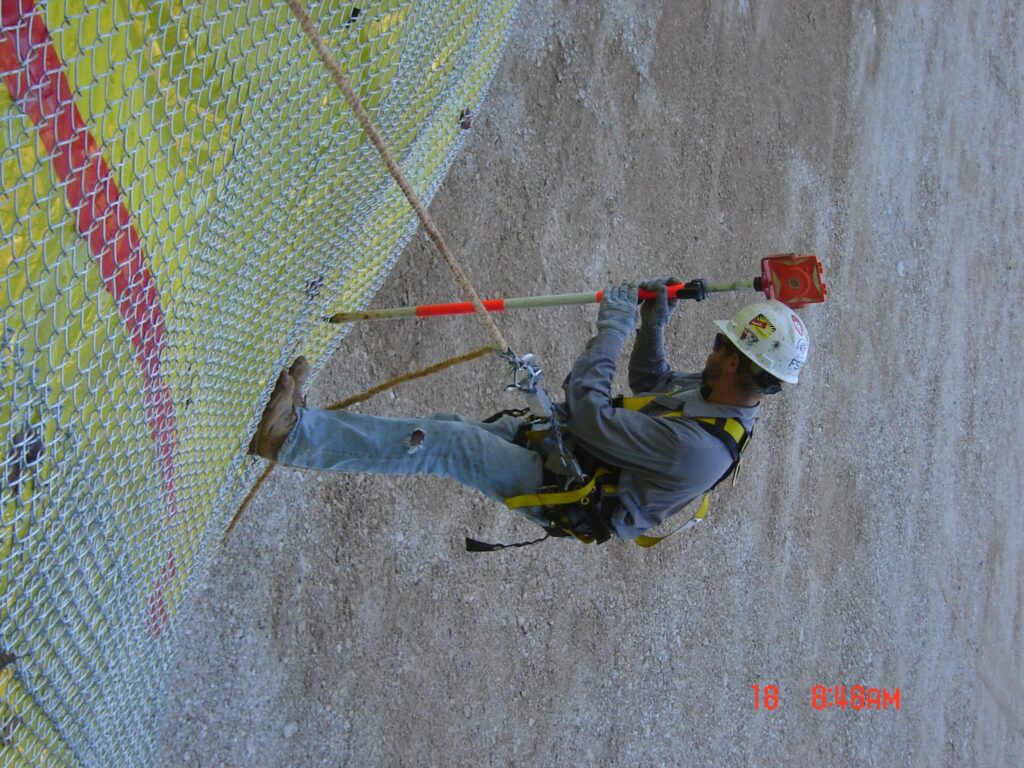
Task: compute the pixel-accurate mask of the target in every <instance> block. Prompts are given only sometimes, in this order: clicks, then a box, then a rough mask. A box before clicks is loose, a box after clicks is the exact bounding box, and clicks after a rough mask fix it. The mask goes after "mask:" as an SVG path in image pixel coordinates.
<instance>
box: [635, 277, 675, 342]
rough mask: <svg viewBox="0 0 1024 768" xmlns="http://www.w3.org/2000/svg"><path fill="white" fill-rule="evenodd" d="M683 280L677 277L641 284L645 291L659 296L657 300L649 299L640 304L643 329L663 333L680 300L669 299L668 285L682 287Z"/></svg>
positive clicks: (661, 278)
mask: <svg viewBox="0 0 1024 768" xmlns="http://www.w3.org/2000/svg"><path fill="white" fill-rule="evenodd" d="M682 282H683V281H682V280H680V279H679V278H677V277H659V278H655V279H654V280H648V281H647V282H645V283H641V284H640V287H641V288H643V289H644V290H645V291H655V292H656V293H657V294H658V297H657V298H656V299H649V300H648V301H645V302H643V303H641V304H640V321H641V328H643V329H644V330H649V331H655V332H658V331H661V329H662V328H664V327H665V324H666V323H667V322H668V319H669V318H670V317H671V316H672V313H673V312H674V311H675V309H676V306H677V305H678V304H679V299H671V300H670V299H669V298H668V289H667V288H666V287H665V286H668V285H682Z"/></svg>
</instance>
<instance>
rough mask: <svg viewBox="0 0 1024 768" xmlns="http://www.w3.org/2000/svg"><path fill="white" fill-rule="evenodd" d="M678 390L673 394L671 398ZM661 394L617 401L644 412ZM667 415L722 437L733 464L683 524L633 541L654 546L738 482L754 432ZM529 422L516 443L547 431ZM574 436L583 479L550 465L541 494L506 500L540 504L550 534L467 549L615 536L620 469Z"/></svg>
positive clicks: (700, 516)
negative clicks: (722, 486)
mask: <svg viewBox="0 0 1024 768" xmlns="http://www.w3.org/2000/svg"><path fill="white" fill-rule="evenodd" d="M675 394H677V393H676V392H672V393H669V394H668V396H669V397H671V396H673V395H675ZM659 396H660V395H647V396H643V397H617V398H615V399H614V400H613V404H614V405H615V406H616V407H618V408H626V409H628V410H631V411H643V410H644V409H645V408H646V407H647V406H649V405H650V404H651V403H652V402H653V401H654V400H655V399H656V398H657V397H659ZM509 413H512V414H515V415H521V414H522V413H523V412H515V411H502V412H500V413H497V414H495V415H494V416H492V417H491V419H489V420H488V421H492V420H496V419H498V418H500V417H501V416H503V415H505V414H509ZM658 418H662V419H688V420H690V421H692V422H694V423H696V424H697V425H698V426H700V427H701V428H702V429H704V430H705V431H707V432H708V433H709V434H711V435H713V436H715V437H716V438H718V439H719V440H720V441H721V442H722V444H723V445H724V446H725V447H726V449H727V450H728V451H729V455H730V457H731V458H732V463H731V464H730V465H729V468H728V469H727V470H726V471H725V472H724V473H723V474H722V476H721V477H720V478H718V480H716V481H715V482H714V484H713V485H712V486H711V487H710V488H708V489H707V491H706V492H705V493H704V496H703V499H702V500H701V503H700V506H699V507H698V509H697V511H696V512H695V513H694V514H693V515H692V516H691V517H690V519H689V520H688V521H687V522H686V523H684V524H683V525H682V526H680V527H679V528H677V529H676V530H674V531H672V532H671V533H669V534H666V535H664V536H638V537H637V538H636V539H634V541H635V542H636V544H637V545H638V546H641V547H653V546H654V545H655V544H658V543H659V542H661V541H664V540H665V539H667V538H668V537H669V536H672V535H674V534H676V533H678V532H679V531H682V530H687V529H688V528H692V527H693V526H694V525H696V524H697V523H699V522H701V521H702V520H704V519H705V518H706V517H707V514H708V509H709V506H710V499H711V491H713V490H714V489H715V488H717V487H718V485H719V484H721V483H722V482H723V481H724V480H725V479H726V478H728V477H730V476H732V477H733V481H734V482H735V478H736V476H737V475H738V473H739V467H740V461H741V458H742V454H743V450H744V448H746V446H747V443H748V442H749V441H750V436H751V432H748V431H747V430H746V428H744V426H743V424H742V422H740V421H739V419H735V418H724V417H718V418H715V417H706V416H687V415H686V414H685V413H684V412H683V409H679V410H669V411H665V412H664V413H660V414H658ZM529 424H530V422H529V421H527V422H524V424H523V426H521V427H520V429H519V433H518V434H517V435H516V442H517V443H519V444H521V445H525V444H526V443H527V442H531V441H536V440H543V439H545V433H544V432H540V431H538V430H535V429H531V428H530V426H529ZM572 442H573V441H572V437H571V435H570V436H568V437H567V438H566V443H568V444H569V445H567V446H566V448H567V449H569V450H572V451H573V453H574V455H575V456H576V458H577V459H578V460H579V464H580V465H581V466H582V467H583V468H584V469H585V471H586V476H585V477H583V478H582V482H580V481H578V480H574V479H573V478H568V479H567V478H566V477H565V476H560V475H561V473H557V472H552V471H551V470H550V467H545V479H546V480H547V482H545V485H544V487H542V488H541V490H540V491H539V492H538V493H527V494H522V495H520V496H512V497H510V498H507V499H505V505H506V506H507V507H508V508H509V509H512V510H516V509H523V508H540V509H542V510H543V514H544V516H545V517H546V519H547V523H546V525H545V526H544V529H545V535H544V536H543V537H542V538H540V539H536V540H534V541H527V542H521V543H518V544H488V543H486V542H481V541H477V540H475V539H470V538H467V539H466V549H467V550H468V551H470V552H490V551H494V550H497V549H506V548H508V547H523V546H529V545H531V544H537V543H539V542H541V541H545V540H546V539H548V538H552V537H565V536H572V537H574V538H576V539H578V540H579V541H582V542H583V543H584V544H595V543H596V544H602V543H604V542H605V541H608V539H610V538H611V536H612V528H611V516H612V514H613V513H614V511H615V509H616V508H617V506H618V496H617V490H618V488H617V485H616V483H617V482H618V475H619V471H618V470H617V469H610V468H608V467H605V466H602V465H600V464H599V463H597V462H596V460H595V459H593V457H591V456H590V455H589V454H588V453H587V452H586V451H585V450H584V449H583V448H582V447H581V446H578V445H572Z"/></svg>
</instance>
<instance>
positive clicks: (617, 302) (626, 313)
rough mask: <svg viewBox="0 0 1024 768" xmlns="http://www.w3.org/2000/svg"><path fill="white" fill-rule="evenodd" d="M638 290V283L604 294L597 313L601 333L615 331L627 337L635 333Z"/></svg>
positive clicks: (609, 289)
mask: <svg viewBox="0 0 1024 768" xmlns="http://www.w3.org/2000/svg"><path fill="white" fill-rule="evenodd" d="M637 290H638V289H637V285H636V283H623V284H622V285H620V286H617V287H615V288H608V289H607V290H606V291H605V292H604V296H603V298H602V299H601V308H600V309H599V310H598V312H597V330H598V332H599V333H600V332H601V331H613V332H615V333H618V334H620V335H621V336H623V337H625V336H629V335H630V334H631V333H632V332H633V329H634V328H636V303H637Z"/></svg>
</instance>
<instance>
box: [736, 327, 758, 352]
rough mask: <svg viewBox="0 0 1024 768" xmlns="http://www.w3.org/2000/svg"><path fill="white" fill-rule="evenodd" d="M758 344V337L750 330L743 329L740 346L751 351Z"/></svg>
mask: <svg viewBox="0 0 1024 768" xmlns="http://www.w3.org/2000/svg"><path fill="white" fill-rule="evenodd" d="M757 343H758V340H757V336H756V335H755V334H753V333H751V332H750V330H749V329H748V328H744V329H743V333H741V334H740V344H742V345H743V346H745V347H746V348H747V349H750V348H751V347H753V346H754V345H755V344H757Z"/></svg>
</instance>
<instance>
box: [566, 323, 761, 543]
mask: <svg viewBox="0 0 1024 768" xmlns="http://www.w3.org/2000/svg"><path fill="white" fill-rule="evenodd" d="M624 343H625V338H624V337H622V336H621V335H620V334H618V333H615V332H613V331H602V332H600V333H598V335H597V336H595V337H594V338H592V339H591V340H590V342H589V343H588V344H587V348H586V350H585V351H584V352H583V354H582V355H580V356H579V358H577V360H576V363H575V364H574V365H573V368H572V371H571V373H570V374H569V376H568V377H567V378H566V380H565V382H564V383H563V385H562V386H563V388H564V389H565V395H566V409H567V410H568V415H567V417H566V423H567V427H568V430H569V432H570V433H571V434H572V435H573V436H574V437H575V438H576V440H577V441H578V442H579V443H580V444H581V445H582V446H583V447H584V448H585V449H586V450H587V451H589V452H590V453H591V454H592V455H593V456H594V457H595V458H597V459H598V460H599V461H600V462H602V463H604V464H606V465H607V466H609V467H610V468H617V469H619V470H621V471H620V474H619V480H618V496H619V508H618V510H616V511H615V512H614V513H613V515H612V518H611V524H612V527H613V529H614V531H615V533H616V534H617V535H618V536H619V537H620V538H623V539H635V538H636V537H637V536H639V535H640V534H641V533H643V532H644V531H646V530H648V529H650V528H653V527H655V526H657V525H658V524H659V523H661V522H662V521H664V520H665V519H666V518H667V517H669V516H670V515H672V514H675V513H676V512H678V511H679V510H681V509H682V508H683V507H685V506H686V505H687V504H689V503H690V502H691V501H693V500H694V499H695V498H697V497H698V496H700V495H702V494H703V493H704V492H705V491H707V490H708V488H710V487H711V486H712V485H714V484H715V482H716V481H717V480H718V479H719V478H720V477H721V476H722V475H723V474H725V472H726V471H727V470H728V469H729V466H730V465H731V464H732V457H731V455H730V454H729V450H728V449H727V448H726V447H725V445H724V444H723V443H722V441H721V440H719V439H718V438H717V437H715V436H714V435H711V434H709V433H708V432H707V431H706V430H705V429H704V428H703V427H700V426H698V425H697V424H696V423H695V422H693V421H690V420H689V419H678V418H674V419H664V418H659V414H660V413H665V412H667V411H671V410H679V409H680V408H682V409H684V412H685V414H686V415H687V416H693V417H698V416H709V417H714V418H719V417H725V418H730V417H731V418H734V419H737V420H739V421H740V423H742V424H743V427H744V428H745V429H746V430H747V431H748V432H749V431H750V430H752V429H753V427H754V420H755V419H756V417H757V409H758V406H756V405H755V406H753V407H749V408H741V407H737V406H728V405H718V404H715V403H709V402H707V401H706V400H705V399H704V397H703V395H702V394H701V379H700V374H696V373H680V372H676V371H673V370H671V369H670V368H669V366H668V362H667V360H666V358H665V353H664V343H663V339H662V335H661V333H660V331H657V330H651V329H648V328H641V329H640V331H639V332H638V333H637V340H636V344H635V345H634V347H633V352H632V354H631V355H630V361H629V385H630V389H632V390H633V392H634V393H636V394H638V395H639V394H657V395H658V396H657V397H656V398H655V400H654V401H653V403H652V404H651V405H649V406H646V407H645V408H644V409H643V411H631V410H628V409H626V408H616V407H615V406H614V405H613V403H612V393H611V382H612V376H613V374H614V373H615V366H616V361H617V360H618V357H619V354H620V352H621V351H622V346H623V344H624Z"/></svg>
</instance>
